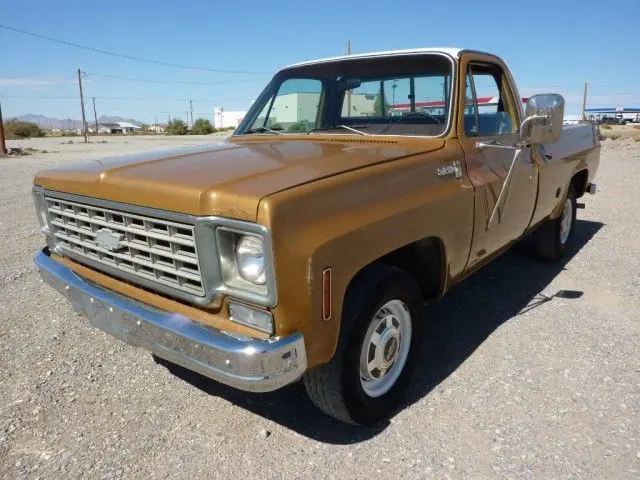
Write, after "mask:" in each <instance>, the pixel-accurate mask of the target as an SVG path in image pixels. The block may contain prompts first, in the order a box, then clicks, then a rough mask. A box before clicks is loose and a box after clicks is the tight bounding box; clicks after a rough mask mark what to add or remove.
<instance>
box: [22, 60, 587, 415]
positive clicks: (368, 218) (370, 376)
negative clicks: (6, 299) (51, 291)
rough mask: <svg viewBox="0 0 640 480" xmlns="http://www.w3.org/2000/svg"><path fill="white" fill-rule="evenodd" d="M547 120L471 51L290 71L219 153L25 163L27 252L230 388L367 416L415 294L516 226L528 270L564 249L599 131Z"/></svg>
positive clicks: (387, 396) (423, 294)
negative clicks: (280, 393)
mask: <svg viewBox="0 0 640 480" xmlns="http://www.w3.org/2000/svg"><path fill="white" fill-rule="evenodd" d="M563 112H564V101H563V99H562V97H561V96H559V95H554V94H544V95H536V96H533V97H531V98H529V99H528V101H527V103H526V106H525V107H524V108H523V101H522V99H521V97H520V95H519V93H518V89H517V88H516V85H515V83H514V81H513V78H512V76H511V74H510V73H509V70H508V68H507V66H506V65H505V63H504V62H503V61H502V60H501V59H500V58H498V57H496V56H495V55H491V54H488V53H482V52H477V51H472V50H460V49H420V50H402V51H393V52H382V53H375V54H365V55H353V56H349V57H340V58H333V59H325V60H317V61H311V62H306V63H301V64H297V65H292V66H289V67H285V68H283V69H282V70H280V71H279V72H278V73H277V74H276V75H275V76H274V78H273V80H271V82H270V83H269V84H268V85H267V87H266V88H265V89H264V91H263V92H262V94H261V95H260V96H259V98H258V99H257V100H256V101H255V103H254V104H253V106H252V107H251V109H250V111H249V112H248V113H247V115H246V117H245V118H244V120H243V121H242V123H241V125H240V126H239V128H238V129H237V130H236V131H235V133H234V134H233V135H232V136H231V137H230V138H229V139H228V140H226V141H224V142H222V143H216V144H211V145H206V146H201V147H196V148H194V147H186V148H179V149H174V150H171V151H168V152H159V153H154V154H142V155H132V156H124V157H115V158H110V159H104V160H99V161H98V160H94V161H89V162H87V163H84V164H80V165H69V166H65V167H63V168H58V169H55V170H48V171H44V172H41V173H39V174H38V175H37V176H36V178H35V181H34V184H35V185H34V188H33V192H34V197H35V204H36V209H37V213H38V217H39V219H40V222H41V226H42V231H43V233H44V235H45V237H46V243H47V247H46V248H45V249H44V250H43V251H42V252H39V253H38V254H37V255H36V258H35V261H36V264H37V266H38V267H39V270H40V272H41V274H42V276H43V278H44V280H45V281H46V282H48V283H49V284H51V285H52V286H53V287H54V288H56V289H57V290H59V291H60V292H61V293H62V294H63V295H64V296H65V297H66V298H67V299H68V300H69V301H70V302H71V304H72V305H73V306H74V307H75V309H76V310H77V311H79V312H81V313H82V314H84V315H85V316H87V317H88V319H89V321H90V322H91V324H92V325H94V326H95V327H97V328H99V329H101V330H103V331H105V332H107V333H109V334H111V335H113V336H115V337H117V338H119V339H121V340H123V341H125V342H127V343H129V344H131V345H135V346H140V347H143V348H145V349H148V350H150V351H151V352H152V353H153V354H154V355H155V356H156V357H160V358H162V359H164V360H167V361H169V362H172V363H175V364H179V365H181V366H183V367H186V368H188V369H191V370H194V371H196V372H199V373H200V374H202V375H205V376H207V377H210V378H212V379H214V380H217V381H219V382H222V383H225V384H228V385H231V386H233V387H236V388H239V389H243V390H248V391H254V392H265V391H270V390H274V389H277V388H280V387H282V386H284V385H287V384H289V383H292V382H295V381H297V380H299V379H300V378H302V379H303V381H304V385H305V387H306V390H307V392H308V393H309V396H310V398H311V400H312V401H313V402H314V403H315V404H316V405H317V406H318V407H319V408H320V409H322V410H323V411H324V412H326V413H327V414H329V415H332V416H334V417H336V418H338V419H340V420H342V421H345V422H350V423H354V424H371V423H373V422H376V421H378V420H380V419H381V418H384V417H385V416H388V415H390V414H391V413H392V411H393V410H394V409H395V408H397V407H398V405H399V404H401V395H402V393H403V390H404V388H405V386H406V384H407V381H408V380H409V377H410V374H411V370H412V369H413V367H414V366H415V364H416V362H417V361H419V360H418V359H419V356H418V350H419V346H420V340H421V330H422V327H423V325H424V324H425V322H427V321H429V319H428V318H425V316H427V315H424V312H423V311H422V306H423V304H424V302H428V301H433V300H437V299H438V298H439V297H441V296H442V295H444V294H445V292H446V291H447V290H448V289H449V288H450V287H451V286H452V285H453V284H455V283H456V282H459V281H460V280H462V279H463V278H465V277H466V276H468V275H470V274H471V273H472V272H474V271H475V270H477V269H478V268H480V267H481V266H483V265H484V264H486V263H487V262H489V261H490V260H491V259H493V258H495V257H496V256H497V255H499V254H500V253H501V252H504V251H505V250H506V249H507V248H509V247H510V246H511V245H513V244H514V243H516V242H518V241H520V240H522V239H525V237H526V240H527V242H526V244H527V245H529V247H530V249H531V251H532V253H534V254H536V255H537V256H539V257H541V258H543V259H547V260H554V259H558V258H560V257H561V256H562V254H563V252H564V250H565V248H566V246H567V244H568V243H569V242H571V239H572V231H573V227H574V223H575V218H576V199H577V198H579V197H581V196H582V195H584V194H585V193H586V192H589V193H594V192H595V184H593V183H592V180H593V178H594V175H595V173H596V170H597V167H598V162H599V140H598V131H597V128H596V127H594V126H593V125H591V124H582V125H575V126H566V127H563ZM462 334H464V333H462ZM421 368H429V366H428V365H424V366H422V367H421Z"/></svg>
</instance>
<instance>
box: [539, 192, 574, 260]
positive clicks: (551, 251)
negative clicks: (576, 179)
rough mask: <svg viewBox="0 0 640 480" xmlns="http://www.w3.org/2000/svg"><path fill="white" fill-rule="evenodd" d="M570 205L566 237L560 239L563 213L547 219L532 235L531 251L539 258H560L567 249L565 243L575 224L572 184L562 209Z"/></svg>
mask: <svg viewBox="0 0 640 480" xmlns="http://www.w3.org/2000/svg"><path fill="white" fill-rule="evenodd" d="M568 205H570V206H571V212H570V215H571V221H570V224H569V225H570V227H569V234H568V236H567V237H566V239H564V241H563V239H562V235H561V232H562V223H563V217H564V215H563V214H561V215H560V216H559V217H558V218H555V219H553V220H547V221H546V222H545V223H544V224H543V225H542V226H541V227H540V228H539V229H538V230H537V231H536V232H535V233H534V234H533V237H532V239H531V240H532V247H533V252H534V254H535V255H536V257H538V258H539V259H541V260H547V261H555V260H559V259H560V258H562V257H563V256H564V254H565V251H566V249H567V245H569V243H570V242H571V239H572V238H573V231H574V229H575V224H576V208H577V204H576V193H575V190H574V189H573V186H571V185H570V186H569V191H568V192H567V197H566V198H565V207H564V210H563V213H564V211H565V210H566V209H567V208H568Z"/></svg>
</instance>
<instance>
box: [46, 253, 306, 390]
mask: <svg viewBox="0 0 640 480" xmlns="http://www.w3.org/2000/svg"><path fill="white" fill-rule="evenodd" d="M35 263H36V265H37V266H38V269H39V270H40V274H41V276H42V278H43V280H44V281H45V282H46V283H48V284H49V285H51V286H52V287H53V288H55V289H56V290H58V291H59V292H60V293H61V294H62V295H64V296H65V297H66V298H67V299H68V300H69V301H70V302H71V304H72V305H73V307H74V309H75V310H76V311H77V312H78V313H82V314H83V315H85V316H86V317H87V318H88V319H89V322H90V323H91V324H92V325H93V326H94V327H96V328H99V329H100V330H102V331H104V332H106V333H108V334H109V335H113V336H114V337H116V338H118V339H120V340H122V341H124V342H125V343H128V344H129V345H133V346H136V347H142V348H145V349H147V350H150V351H151V352H153V353H155V354H156V355H158V356H159V357H162V358H164V359H166V360H169V361H170V362H173V363H176V364H178V365H181V366H183V367H185V368H188V369H190V370H193V371H195V372H198V373H200V374H202V375H205V376H207V377H209V378H212V379H214V380H217V381H219V382H221V383H225V384H227V385H230V386H232V387H235V388H238V389H240V390H246V391H250V392H269V391H272V390H277V389H278V388H280V387H283V386H285V385H287V384H289V383H292V382H294V381H296V380H297V379H298V378H300V376H301V375H302V374H303V373H304V371H305V370H306V368H307V356H306V352H305V347H304V339H303V337H302V334H300V333H295V334H293V335H289V336H286V337H280V338H274V339H269V340H262V339H255V338H245V337H236V336H232V335H230V334H226V333H224V332H222V331H220V330H215V329H212V328H207V327H205V326H203V325H201V324H198V323H196V322H194V321H193V320H190V319H188V318H187V317H185V316H183V315H180V314H177V313H170V312H165V311H161V310H158V309H156V308H154V307H151V306H149V305H145V304H142V303H138V302H136V301H134V300H131V299H129V298H126V297H123V296H121V295H118V294H117V293H115V292H112V291H110V290H106V289H104V288H102V287H100V286H97V285H95V284H93V283H90V282H88V281H87V280H84V279H83V278H81V277H80V276H78V275H76V274H75V273H74V272H73V271H72V270H71V269H69V268H67V267H65V266H64V265H62V264H60V263H59V262H56V261H54V260H52V259H51V258H50V257H49V256H48V255H47V254H46V253H45V252H39V253H38V254H37V255H36V257H35Z"/></svg>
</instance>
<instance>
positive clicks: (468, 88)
mask: <svg viewBox="0 0 640 480" xmlns="http://www.w3.org/2000/svg"><path fill="white" fill-rule="evenodd" d="M464 133H465V134H466V135H467V136H468V137H477V136H478V105H477V104H476V99H475V95H474V94H473V85H472V84H471V75H470V74H467V77H466V81H465V94H464Z"/></svg>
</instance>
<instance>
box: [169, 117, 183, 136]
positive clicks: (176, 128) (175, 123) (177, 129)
mask: <svg viewBox="0 0 640 480" xmlns="http://www.w3.org/2000/svg"><path fill="white" fill-rule="evenodd" d="M165 133H166V134H167V135H186V134H187V124H186V123H184V122H183V121H182V120H180V119H179V118H176V119H174V120H171V121H170V122H169V124H168V125H167V128H166V129H165Z"/></svg>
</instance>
